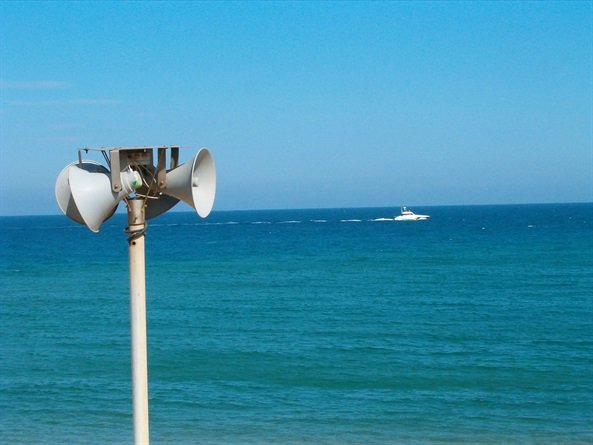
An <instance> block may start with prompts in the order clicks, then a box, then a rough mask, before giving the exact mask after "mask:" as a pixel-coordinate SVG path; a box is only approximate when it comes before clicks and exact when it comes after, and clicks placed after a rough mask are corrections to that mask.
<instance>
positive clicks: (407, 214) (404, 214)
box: [393, 207, 430, 221]
mask: <svg viewBox="0 0 593 445" xmlns="http://www.w3.org/2000/svg"><path fill="white" fill-rule="evenodd" d="M428 218H430V215H417V214H415V213H414V212H412V211H411V210H409V209H408V208H407V207H402V208H401V215H398V216H396V217H395V218H393V219H394V220H395V221H422V220H425V219H428Z"/></svg>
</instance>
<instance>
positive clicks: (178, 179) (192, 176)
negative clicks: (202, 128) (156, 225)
mask: <svg viewBox="0 0 593 445" xmlns="http://www.w3.org/2000/svg"><path fill="white" fill-rule="evenodd" d="M166 178H167V186H166V188H165V189H164V190H163V191H162V192H163V194H165V195H169V196H172V197H174V198H177V199H179V200H181V201H183V202H185V203H187V204H189V205H190V206H191V207H193V208H194V209H195V210H196V212H198V215H200V216H201V217H202V218H206V217H207V216H208V215H209V214H210V211H211V210H212V205H213V204H214V197H215V196H216V169H215V167H214V159H212V155H211V154H210V151H208V149H207V148H202V149H201V150H200V151H199V152H198V154H197V155H196V156H195V157H194V159H193V161H192V162H186V163H185V164H182V165H180V166H179V167H177V168H174V169H173V170H170V171H168V172H167V176H166Z"/></svg>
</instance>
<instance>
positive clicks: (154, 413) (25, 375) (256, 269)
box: [0, 204, 593, 444]
mask: <svg viewBox="0 0 593 445" xmlns="http://www.w3.org/2000/svg"><path fill="white" fill-rule="evenodd" d="M414 210H415V211H417V212H418V213H428V214H430V215H432V218H431V220H429V221H421V222H413V223H409V222H408V223H405V222H394V221H383V220H381V219H382V218H384V217H387V216H392V215H393V214H394V213H395V210H394V209H334V210H290V211H289V210H286V211H258V212H255V211H253V212H252V211H249V212H215V213H213V214H212V215H211V216H210V217H209V218H208V219H207V220H200V219H198V217H197V216H195V215H193V214H190V213H170V214H167V215H164V216H162V217H160V218H158V219H156V220H154V221H151V222H150V224H149V228H148V236H147V240H146V257H147V259H146V261H147V312H148V313H147V317H148V342H149V392H150V429H151V441H152V442H153V443H155V444H591V443H593V414H592V413H593V274H592V272H593V267H592V266H593V255H592V254H593V204H564V205H524V206H472V207H427V208H415V209H414ZM125 225H126V224H125V216H124V215H116V216H115V217H114V218H112V219H111V220H109V221H108V222H106V223H105V225H104V227H103V228H102V230H101V232H100V233H99V234H92V233H91V232H90V231H88V230H87V229H86V228H84V227H82V226H78V225H76V224H74V223H71V222H70V221H68V220H67V219H66V218H65V217H62V216H46V217H7V218H0V249H1V250H0V254H1V255H0V271H1V274H0V290H1V295H0V442H2V443H7V444H21V443H22V444H33V443H34V444H64V443H69V444H89V443H93V444H123V443H130V441H131V438H132V420H131V389H130V361H129V360H130V359H129V355H130V353H129V318H128V317H129V314H128V264H127V261H128V259H127V243H126V240H125V234H124V232H123V228H124V227H125Z"/></svg>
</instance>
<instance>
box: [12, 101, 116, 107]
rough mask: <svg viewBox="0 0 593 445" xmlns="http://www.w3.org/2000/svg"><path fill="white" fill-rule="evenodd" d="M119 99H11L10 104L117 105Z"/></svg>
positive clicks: (27, 105)
mask: <svg viewBox="0 0 593 445" xmlns="http://www.w3.org/2000/svg"><path fill="white" fill-rule="evenodd" d="M120 103H121V100H117V99H58V100H11V101H9V104H10V105H16V106H26V107H29V106H66V105H117V104H120Z"/></svg>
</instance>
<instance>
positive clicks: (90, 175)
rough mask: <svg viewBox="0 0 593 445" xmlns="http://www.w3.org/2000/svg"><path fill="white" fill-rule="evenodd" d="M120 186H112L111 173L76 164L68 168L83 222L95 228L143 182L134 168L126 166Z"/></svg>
mask: <svg viewBox="0 0 593 445" xmlns="http://www.w3.org/2000/svg"><path fill="white" fill-rule="evenodd" d="M120 178H121V185H122V190H121V191H120V192H119V193H115V192H113V191H112V190H111V177H110V175H109V173H108V172H107V173H106V172H103V171H88V170H87V169H84V168H81V167H80V166H79V164H75V165H71V166H70V168H69V169H68V182H69V184H70V191H71V193H72V197H73V198H74V202H75V203H76V207H77V208H78V211H79V214H80V217H81V219H82V220H83V224H86V226H87V227H88V228H89V229H91V230H92V231H93V232H98V231H99V227H100V226H101V223H103V221H105V220H106V219H108V218H109V217H110V216H111V215H113V212H115V209H116V208H117V205H118V204H119V202H120V201H121V200H122V199H124V198H125V197H126V196H128V195H129V194H130V193H132V192H133V191H134V190H135V189H137V188H138V187H140V186H141V185H142V178H141V177H140V174H139V173H138V172H137V171H134V170H132V169H131V168H130V167H127V168H126V169H125V170H124V171H122V172H121V173H120Z"/></svg>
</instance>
